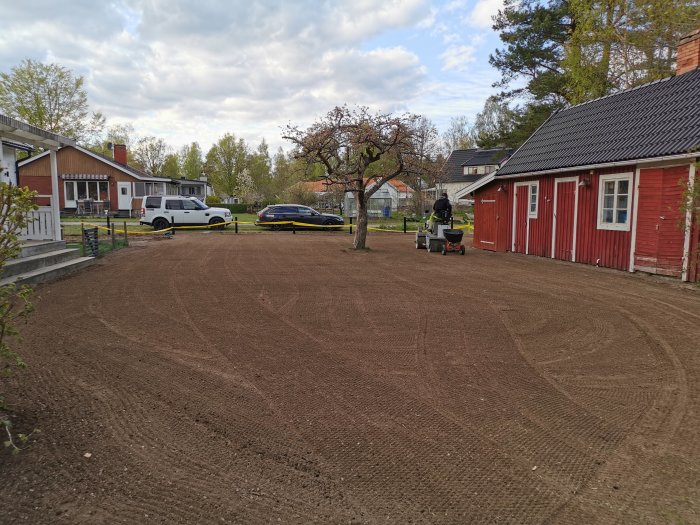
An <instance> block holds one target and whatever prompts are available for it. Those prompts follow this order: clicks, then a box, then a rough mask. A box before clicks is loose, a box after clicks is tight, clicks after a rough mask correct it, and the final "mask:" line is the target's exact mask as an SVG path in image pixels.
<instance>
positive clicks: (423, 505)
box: [0, 232, 700, 524]
mask: <svg viewBox="0 0 700 525" xmlns="http://www.w3.org/2000/svg"><path fill="white" fill-rule="evenodd" d="M369 245H370V246H371V248H372V249H371V250H370V251H368V252H354V251H353V250H351V249H350V246H351V237H350V236H349V235H348V234H344V233H335V234H334V233H301V234H297V235H292V234H291V233H289V232H282V233H279V234H267V235H234V234H231V233H209V234H206V233H205V234H178V235H176V236H175V238H174V239H172V240H160V241H157V240H152V241H150V242H141V243H140V244H139V245H137V246H133V247H131V248H128V249H125V250H121V251H119V252H116V253H113V254H111V255H109V256H107V257H105V258H102V259H100V261H99V262H98V264H97V265H95V266H93V267H92V268H90V269H88V270H86V271H84V272H82V273H80V274H78V275H75V276H72V277H69V278H65V279H63V280H61V281H59V282H55V283H52V284H48V285H41V286H38V287H37V289H36V296H35V304H36V307H37V310H36V312H35V314H34V315H33V316H32V318H31V324H30V325H29V326H27V327H24V329H23V334H24V342H23V343H22V344H21V345H20V347H19V349H20V352H21V353H22V355H23V356H24V357H25V359H26V361H27V362H28V363H29V365H30V366H29V368H28V369H27V370H26V371H23V372H20V373H18V374H15V375H14V376H13V377H12V378H9V379H8V378H2V379H1V381H2V383H1V384H0V385H1V387H2V390H3V391H4V392H5V395H6V397H7V400H8V402H9V403H10V404H11V405H12V409H13V413H14V418H15V421H16V425H17V428H16V430H17V431H26V430H29V429H31V428H33V427H35V426H36V427H39V428H41V430H42V433H41V434H39V435H38V436H37V439H36V441H35V442H33V444H32V445H31V447H30V448H28V449H27V450H25V451H24V452H22V453H21V454H20V455H18V456H11V455H10V454H9V453H7V452H5V451H3V452H2V453H0V522H2V523H32V524H42V523H70V524H74V523H105V524H107V523H109V524H114V523H148V522H155V523H158V522H163V523H268V522H273V523H278V522H282V523H401V524H404V523H472V522H473V523H529V524H531V523H580V524H591V523H635V524H639V523H699V522H700V410H699V409H700V398H699V396H700V382H699V380H700V293H699V292H698V291H697V289H693V288H692V287H687V286H683V285H681V284H680V283H678V282H677V281H670V280H663V279H658V278H654V277H649V276H646V277H645V276H640V275H629V274H626V273H624V272H616V271H608V270H602V269H597V268H592V267H586V266H581V265H574V264H567V263H559V262H554V261H550V260H545V259H540V258H536V257H523V256H518V255H512V254H493V253H488V252H482V251H474V250H469V251H468V252H467V254H466V255H465V256H463V257H462V256H459V255H455V254H452V255H448V256H446V257H443V256H442V255H440V254H438V253H433V254H429V253H427V252H425V251H424V250H420V251H418V250H416V249H415V247H414V245H413V238H412V237H411V236H410V235H402V234H370V237H369ZM86 454H88V455H89V457H86Z"/></svg>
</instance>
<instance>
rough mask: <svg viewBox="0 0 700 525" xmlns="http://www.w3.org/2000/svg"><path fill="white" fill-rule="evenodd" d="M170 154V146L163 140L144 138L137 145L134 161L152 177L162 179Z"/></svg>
mask: <svg viewBox="0 0 700 525" xmlns="http://www.w3.org/2000/svg"><path fill="white" fill-rule="evenodd" d="M170 152H171V148H170V146H168V144H167V143H166V142H165V141H164V140H163V139H157V138H155V137H144V138H142V139H139V141H138V142H137V143H136V149H135V150H134V159H135V160H136V162H137V163H138V164H139V166H141V168H142V169H143V170H144V171H145V172H146V173H148V174H149V175H150V176H151V177H161V176H162V175H163V165H164V164H165V160H166V157H167V156H168V154H169V153H170Z"/></svg>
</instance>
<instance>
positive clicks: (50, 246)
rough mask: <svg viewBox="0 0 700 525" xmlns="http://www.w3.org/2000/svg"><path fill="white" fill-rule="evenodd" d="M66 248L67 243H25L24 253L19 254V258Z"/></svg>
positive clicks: (23, 245)
mask: <svg viewBox="0 0 700 525" xmlns="http://www.w3.org/2000/svg"><path fill="white" fill-rule="evenodd" d="M65 248H66V241H23V242H22V252H21V253H20V254H19V258H20V259H22V258H24V257H32V256H33V255H38V254H40V253H46V252H53V251H55V250H64V249H65Z"/></svg>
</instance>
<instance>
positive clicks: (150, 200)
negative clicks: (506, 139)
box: [143, 197, 161, 208]
mask: <svg viewBox="0 0 700 525" xmlns="http://www.w3.org/2000/svg"><path fill="white" fill-rule="evenodd" d="M160 201H161V197H146V203H145V204H144V205H143V207H144V208H160Z"/></svg>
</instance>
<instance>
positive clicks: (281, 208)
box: [275, 206, 297, 213]
mask: <svg viewBox="0 0 700 525" xmlns="http://www.w3.org/2000/svg"><path fill="white" fill-rule="evenodd" d="M296 212H297V209H296V207H294V206H278V208H277V210H276V211H275V213H296Z"/></svg>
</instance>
